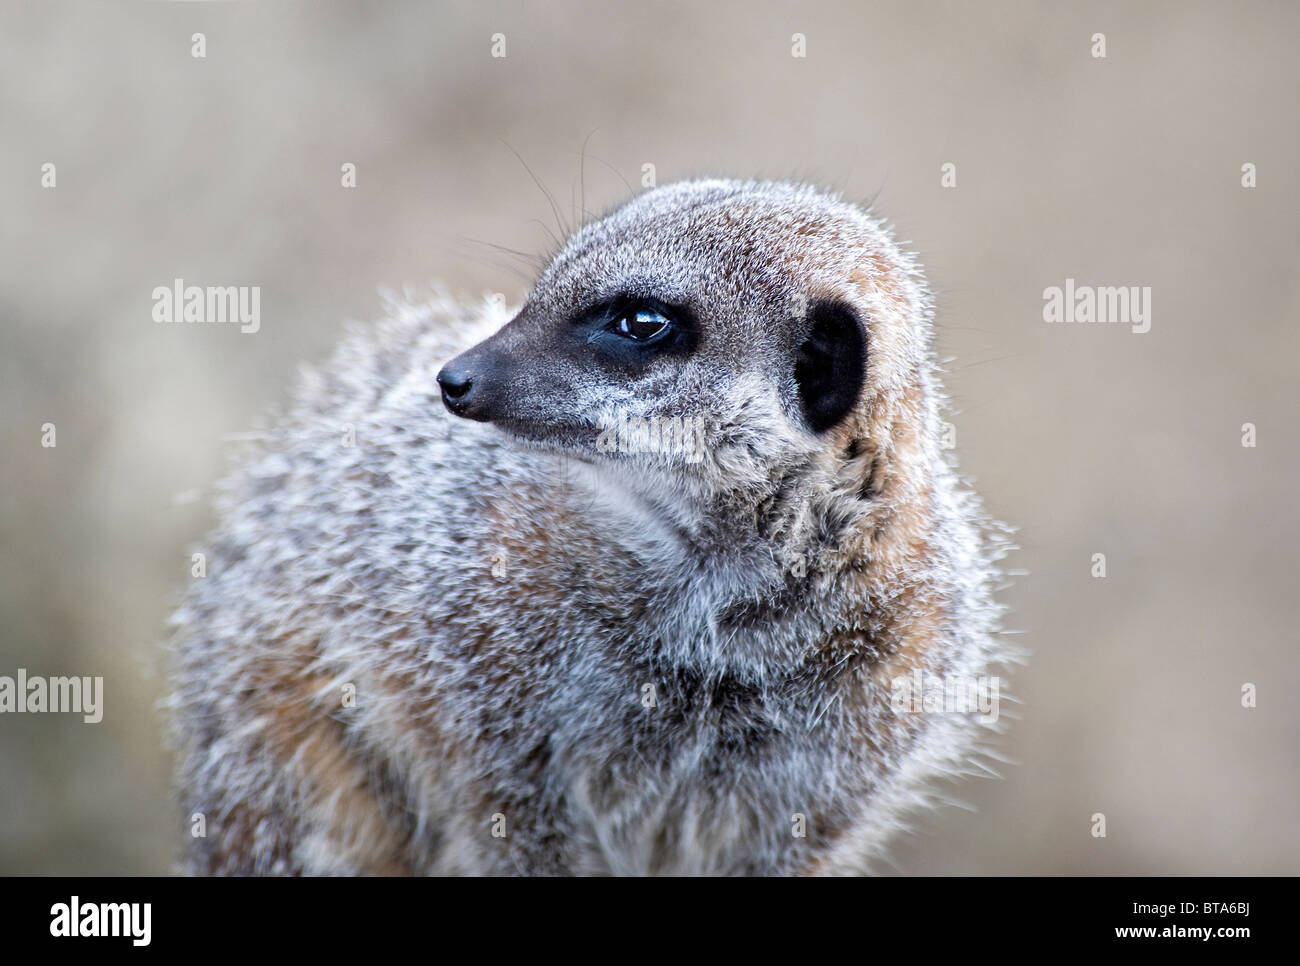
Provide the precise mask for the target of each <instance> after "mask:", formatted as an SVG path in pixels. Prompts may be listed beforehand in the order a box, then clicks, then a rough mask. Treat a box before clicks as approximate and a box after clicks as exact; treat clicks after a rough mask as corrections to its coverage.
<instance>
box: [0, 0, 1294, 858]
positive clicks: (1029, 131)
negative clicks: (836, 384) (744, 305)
mask: <svg viewBox="0 0 1300 966" xmlns="http://www.w3.org/2000/svg"><path fill="white" fill-rule="evenodd" d="M610 6H611V5H608V4H601V3H594V2H593V3H589V4H578V3H561V2H548V3H546V4H542V3H520V2H505V0H496V2H492V0H489V2H477V3H470V2H464V3H430V4H416V3H405V4H403V3H360V2H356V3H332V2H313V3H280V2H277V3H271V2H260V3H240V2H231V3H169V2H133V3H93V2H84V3H68V2H60V0H52V2H43V3H36V2H32V3H22V2H13V0H5V2H3V3H0V206H2V209H0V210H2V211H3V215H2V216H0V413H2V414H3V416H2V419H0V433H3V449H0V453H3V457H2V458H0V460H2V462H0V466H2V470H0V674H3V675H10V676H12V675H14V674H15V672H16V670H17V668H20V667H22V668H26V669H27V670H28V672H29V673H31V674H42V675H47V676H49V675H56V674H78V675H102V676H103V677H104V679H105V692H106V693H105V701H104V703H105V713H104V719H103V722H102V723H101V724H98V725H87V724H83V723H82V721H81V719H80V717H79V716H77V715H22V716H19V715H3V716H0V872H3V873H11V874H12V873H85V874H98V873H166V872H168V871H170V870H171V868H172V864H171V863H172V860H173V857H174V854H175V847H176V845H177V842H178V833H179V831H180V828H181V826H180V824H179V820H178V815H177V812H176V810H175V808H174V806H173V804H172V799H171V797H170V796H171V792H170V788H169V769H170V762H169V760H168V758H167V755H166V753H165V750H164V747H163V743H162V739H161V733H162V730H161V722H160V717H159V714H158V713H157V711H156V703H157V701H158V699H159V697H160V694H161V684H162V680H161V677H160V669H161V654H160V650H159V643H160V641H161V640H162V639H163V638H164V634H165V631H164V622H165V619H166V616H167V614H168V612H169V610H170V609H171V608H172V606H173V604H174V602H175V601H176V599H177V598H178V596H179V594H180V593H181V591H182V590H183V588H184V586H185V584H186V581H187V580H188V579H189V570H190V558H189V554H190V553H191V552H192V550H193V549H195V547H196V546H197V545H198V544H199V543H200V541H201V540H202V539H203V537H204V534H205V532H206V531H207V529H208V528H209V527H210V526H212V524H213V522H214V519H213V516H212V514H211V511H210V506H209V500H210V496H211V493H212V487H213V483H214V480H216V479H217V478H219V477H220V476H221V475H222V474H223V473H224V472H226V470H227V469H228V466H229V455H228V453H229V450H230V444H229V442H228V437H231V436H233V435H236V434H239V433H242V432H246V431H248V430H249V429H250V428H252V427H253V426H254V424H255V423H256V422H257V421H258V420H259V419H260V418H261V417H262V416H263V415H264V414H265V413H266V412H267V411H268V410H269V409H270V408H272V407H274V406H276V405H278V404H280V403H282V402H283V401H284V399H285V398H286V394H287V392H288V389H289V387H290V386H291V385H292V384H293V383H294V381H295V380H296V378H297V372H298V366H299V363H300V362H303V361H320V360H322V359H323V358H324V357H325V356H326V355H327V354H328V352H329V350H330V349H331V347H332V346H333V344H334V343H335V342H336V341H337V339H338V338H339V336H340V334H341V332H342V331H343V327H344V324H345V323H346V322H347V321H348V320H368V319H372V318H374V317H376V316H377V315H378V313H379V311H380V299H379V296H378V294H377V288H378V287H380V286H387V287H390V288H394V289H398V290H400V289H401V288H402V287H403V286H406V285H410V286H411V287H412V288H413V290H414V291H416V292H425V291H427V290H428V286H429V282H430V280H432V279H439V280H442V281H443V282H445V283H446V285H447V286H449V287H450V289H451V290H452V291H453V292H455V293H458V294H460V295H461V296H463V297H465V298H469V299H479V298H481V297H482V296H483V294H484V293H487V292H501V293H504V294H505V295H506V296H507V298H509V299H510V300H511V301H514V300H517V299H519V298H521V297H522V296H523V295H524V294H525V293H526V291H527V287H528V284H527V280H526V275H521V274H520V269H521V267H523V266H521V265H520V264H518V263H516V262H514V261H512V260H511V259H510V258H508V257H503V256H502V255H500V254H499V253H497V252H496V251H495V250H494V249H493V248H491V245H501V246H505V247H507V248H513V249H518V250H521V251H524V252H527V253H531V254H536V255H544V254H546V253H547V251H548V250H549V249H550V247H551V242H550V240H549V236H548V233H547V232H548V229H549V230H554V220H553V215H552V211H551V206H550V204H549V203H548V201H547V199H546V198H545V197H544V195H543V194H542V192H541V191H540V190H539V188H538V186H537V185H536V184H535V183H534V180H533V175H534V174H535V175H536V178H537V179H538V180H539V181H540V182H541V183H542V184H544V185H545V186H546V187H547V189H549V191H550V192H551V193H553V195H554V196H555V198H556V200H557V202H558V205H559V207H560V208H561V209H562V211H563V214H564V216H565V218H566V219H570V220H572V219H574V218H576V217H578V213H577V210H576V209H577V207H578V205H579V203H580V202H581V201H585V206H586V208H587V209H590V210H592V211H594V212H599V211H601V210H604V209H606V208H607V207H609V206H611V205H613V204H616V203H617V202H619V201H620V200H622V199H624V198H626V197H627V196H628V194H629V190H630V189H629V187H628V184H626V183H625V179H626V182H627V183H630V184H631V185H632V186H633V187H634V188H637V189H639V187H640V184H641V178H642V172H643V166H644V165H646V164H653V165H654V166H655V172H656V176H657V179H658V181H659V182H660V183H665V182H667V181H670V180H674V179H677V178H681V177H687V176H693V175H701V174H723V175H731V176H758V177H798V178H803V179H807V180H811V181H815V182H819V183H822V184H825V185H829V186H832V187H835V188H838V189H840V190H842V191H844V192H845V193H846V194H847V195H848V196H850V197H852V198H856V199H868V200H870V199H874V203H875V205H876V208H877V210H878V212H880V213H881V214H883V215H885V216H887V217H888V218H889V219H890V220H891V221H892V222H893V223H894V224H895V225H896V226H897V232H898V235H899V237H900V239H902V240H904V241H906V242H907V243H908V244H909V246H910V247H911V248H913V249H914V250H916V251H917V252H919V253H920V255H921V258H922V261H923V263H924V264H925V266H926V268H927V271H928V273H929V277H930V279H931V281H932V284H933V286H934V288H935V290H936V292H937V299H938V322H939V352H940V355H941V356H942V357H944V358H948V357H951V359H952V361H951V362H950V363H949V365H948V368H949V370H950V374H949V376H948V387H949V390H950V393H951V396H952V400H953V403H954V410H955V415H954V416H953V417H952V421H953V423H954V425H955V426H956V433H957V448H958V453H959V455H960V459H961V463H962V467H963V469H964V471H965V472H967V473H969V474H970V475H971V476H972V477H973V478H974V479H975V480H976V482H977V484H978V487H979V489H980V491H981V492H982V493H983V495H984V498H985V500H986V502H987V504H988V506H989V508H990V509H991V511H992V512H993V513H994V514H995V515H996V516H997V517H999V518H1001V519H1003V520H1006V521H1008V522H1009V523H1011V524H1012V525H1014V526H1016V527H1018V528H1019V535H1018V543H1019V547H1020V549H1019V551H1018V552H1017V553H1016V554H1015V555H1014V556H1013V558H1012V559H1011V560H1010V561H1009V566H1011V567H1013V568H1016V569H1019V570H1023V571H1026V572H1027V574H1026V575H1024V576H1019V577H1016V578H1015V580H1014V585H1013V586H1012V587H1011V588H1010V589H1008V590H1007V591H1006V593H1005V594H1004V595H1003V597H1004V599H1005V600H1006V601H1007V603H1008V604H1009V605H1010V606H1011V608H1012V612H1011V618H1010V626H1011V627H1013V628H1015V629H1017V630H1020V631H1023V632H1024V633H1023V635H1022V636H1020V637H1018V638H1017V640H1018V641H1020V642H1021V643H1023V644H1024V646H1025V647H1026V648H1027V649H1028V650H1029V652H1030V655H1031V656H1030V659H1029V663H1028V665H1027V666H1026V667H1025V668H1023V669H1021V670H1019V671H1018V672H1017V673H1016V674H1015V676H1014V679H1013V684H1012V686H1011V688H1012V690H1013V691H1014V693H1015V694H1016V696H1017V697H1018V698H1019V700H1020V702H1021V704H1020V705H1019V706H1017V707H1015V708H1014V711H1015V713H1016V714H1017V715H1018V716H1019V720H1017V721H1015V722H1014V723H1013V724H1012V726H1011V728H1010V731H1009V733H1008V735H1007V736H1006V738H1005V741H1004V744H1003V749H1004V752H1005V755H1006V757H1007V758H1008V760H1009V762H1008V764H1007V765H1005V766H1004V767H1003V768H1002V769H1001V770H1002V774H1003V778H1002V779H1001V780H998V781H990V780H977V781H971V782H967V783H965V784H962V785H960V786H955V787H953V788H952V789H951V790H950V792H951V797H952V799H953V801H954V802H955V803H957V805H955V806H954V807H945V808H942V809H939V810H937V811H935V812H932V813H929V814H926V815H923V816H921V817H920V818H919V819H918V820H917V822H916V829H915V832H914V833H913V834H910V835H907V836H904V837H903V838H901V839H900V840H899V842H898V844H897V847H896V848H895V849H894V851H893V855H892V859H891V864H890V865H889V866H888V869H887V871H896V872H900V873H1085V874H1111V873H1154V874H1186V873H1212V874H1215V873H1292V874H1295V873H1300V823H1298V822H1297V808H1296V799H1297V791H1300V703H1298V702H1297V701H1296V700H1295V697H1294V696H1295V695H1296V694H1297V693H1300V662H1297V660H1296V657H1295V654H1296V646H1297V635H1296V630H1295V628H1296V627H1297V625H1298V624H1300V594H1297V592H1296V562H1297V556H1296V550H1295V548H1296V543H1297V539H1298V538H1300V532H1298V531H1300V527H1298V521H1300V511H1298V510H1297V505H1296V497H1297V488H1296V483H1295V480H1296V478H1297V471H1300V451H1298V450H1297V446H1296V443H1297V438H1298V435H1297V429H1296V420H1297V416H1298V415H1300V406H1297V402H1298V401H1300V392H1298V391H1297V388H1296V384H1295V379H1294V377H1293V370H1294V367H1295V364H1296V363H1295V360H1296V358H1297V354H1298V353H1297V350H1300V345H1298V344H1297V334H1296V333H1297V322H1300V282H1298V281H1297V279H1298V275H1297V271H1296V265H1297V258H1298V256H1300V232H1298V231H1297V228H1296V216H1297V213H1298V212H1300V190H1298V189H1297V185H1296V176H1297V172H1298V171H1300V137H1298V135H1297V124H1296V104H1297V101H1298V99H1300V98H1298V95H1300V90H1297V87H1298V83H1297V82H1298V81H1300V61H1297V59H1296V57H1295V42H1296V38H1297V36H1300V8H1297V7H1296V6H1295V5H1290V4H1284V3H1277V4H1268V3H1249V2H1247V3H1235V4H1231V5H1229V4H1221V3H1220V4H1213V3H1174V2H1169V3H1146V4H1140V5H1133V4H1123V3H1115V4H1093V5H1090V8H1089V9H1087V10H1084V9H1073V8H1070V9H1067V8H1066V6H1065V5H1058V4H1042V5H1034V4H1026V3H1015V4H1006V3H980V4H966V3H955V2H954V3H936V4H910V3H905V2H899V3H862V2H843V3H798V4H794V3H789V4H775V3H754V2H745V3H739V2H733V3H710V4H708V5H707V6H705V5H703V4H698V5H687V4H681V5H678V4H671V3H638V4H623V5H620V6H619V9H616V10H615V9H610ZM196 33H202V34H204V36H205V42H206V56H205V57H203V58H195V57H193V56H192V47H193V39H192V38H193V35H194V34H196ZM498 33H499V34H504V35H505V42H506V56H505V57H504V58H494V57H493V56H492V44H493V40H492V38H493V35H494V34H498ZM796 33H799V34H803V35H804V37H805V38H806V56H805V57H802V58H797V57H794V56H792V52H791V49H792V36H793V35H794V34H796ZM1096 33H1103V34H1104V35H1105V44H1106V56H1105V58H1098V57H1094V56H1093V50H1094V46H1095V42H1094V40H1093V35H1094V34H1096ZM584 145H586V152H585V153H586V161H585V164H583V163H582V161H581V157H582V154H583V147H584ZM521 159H522V161H521ZM525 162H526V166H527V167H525ZM47 163H52V164H54V165H55V166H56V167H55V171H56V178H57V181H56V186H55V187H52V188H48V187H42V183H41V180H42V166H43V165H45V164H47ZM345 163H352V164H355V165H356V172H357V174H356V187H355V188H343V187H341V185H340V177H341V175H340V167H341V165H343V164H345ZM947 163H951V164H953V165H955V166H956V167H955V172H956V186H955V187H944V186H942V184H941V166H942V165H944V164H947ZM1247 163H1250V164H1254V165H1255V166H1256V171H1257V179H1258V182H1257V187H1255V188H1244V187H1243V186H1242V165H1243V164H1247ZM528 169H531V172H532V174H530V172H529V170H528ZM524 270H525V272H526V271H527V269H526V268H525V269H524ZM178 277H179V278H183V279H185V280H186V281H187V283H190V284H198V285H249V286H252V285H257V286H260V287H261V292H262V296H261V297H262V305H261V313H262V317H261V330H260V331H259V332H258V333H256V334H241V333H240V332H239V330H238V329H237V328H232V327H223V326H184V325H172V326H167V325H158V324H155V323H154V322H153V321H152V318H151V311H152V308H153V302H152V295H151V293H152V291H153V289H154V287H155V286H160V285H162V286H168V285H170V284H171V283H172V280H173V279H174V278H178ZM1067 278H1073V279H1076V280H1078V282H1079V283H1080V284H1090V285H1133V286H1150V288H1151V289H1152V325H1151V330H1150V331H1149V332H1148V333H1146V334H1134V333H1133V332H1131V331H1130V329H1129V327H1128V326H1103V325H1090V326H1088V325H1084V326H1062V325H1048V324H1046V323H1045V322H1044V321H1043V317H1042V311H1043V290H1044V289H1045V288H1047V287H1049V286H1053V285H1056V286H1061V285H1064V283H1065V279H1067ZM1247 422H1249V423H1253V424H1255V426H1256V427H1257V433H1258V445H1257V446H1255V447H1254V448H1246V447H1243V446H1242V445H1241V437H1242V424H1243V423H1247ZM45 423H54V424H55V425H56V427H57V446H56V447H55V448H52V449H51V448H44V447H42V446H41V434H42V430H41V427H42V425H43V424H45ZM1097 553H1104V554H1105V555H1106V561H1107V576H1106V577H1105V578H1104V579H1098V578H1095V577H1093V576H1092V568H1093V562H1092V558H1093V555H1094V554H1097ZM1247 682H1249V683H1253V684H1255V685H1256V686H1257V688H1258V706H1257V707H1256V708H1255V709H1253V710H1247V709H1243V707H1242V703H1241V688H1242V686H1243V684H1245V683H1247ZM1008 710H1009V706H1008V704H1006V703H1005V701H1004V704H1003V711H1004V713H1006V712H1007V711H1008ZM1096 812H1102V813H1104V814H1105V815H1106V822H1107V836H1106V837H1105V838H1102V839H1098V838H1094V837H1093V836H1092V835H1091V834H1090V833H1091V829H1092V823H1091V817H1092V815H1093V814H1094V813H1096Z"/></svg>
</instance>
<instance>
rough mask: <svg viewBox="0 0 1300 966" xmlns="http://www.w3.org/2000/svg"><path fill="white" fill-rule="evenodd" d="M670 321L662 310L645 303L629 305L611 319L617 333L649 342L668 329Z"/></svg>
mask: <svg viewBox="0 0 1300 966" xmlns="http://www.w3.org/2000/svg"><path fill="white" fill-rule="evenodd" d="M671 325H672V323H671V322H670V321H669V320H668V317H667V316H665V315H664V314H663V313H662V312H660V311H659V310H657V309H652V308H649V307H648V306H645V305H629V306H628V307H627V308H625V309H624V310H623V311H622V312H620V313H619V314H618V315H617V316H616V317H615V318H614V321H613V326H612V327H613V329H614V331H615V332H617V333H618V334H619V335H621V336H623V337H624V338H627V339H632V340H633V341H634V342H649V341H650V340H651V339H654V338H656V337H658V336H660V335H663V334H664V333H665V332H667V331H668V329H669V327H670V326H671Z"/></svg>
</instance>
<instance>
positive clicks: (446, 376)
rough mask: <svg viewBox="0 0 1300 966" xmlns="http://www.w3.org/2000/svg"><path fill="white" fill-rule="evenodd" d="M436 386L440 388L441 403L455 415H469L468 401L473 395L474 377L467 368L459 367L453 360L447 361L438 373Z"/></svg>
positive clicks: (469, 401)
mask: <svg viewBox="0 0 1300 966" xmlns="http://www.w3.org/2000/svg"><path fill="white" fill-rule="evenodd" d="M438 386H439V387H440V388H441V389H442V403H443V405H444V406H446V407H447V408H448V409H449V410H450V411H451V412H453V413H455V414H456V415H457V416H471V418H472V415H471V413H470V412H469V408H470V403H471V401H472V399H473V396H474V377H473V376H472V375H471V374H470V372H469V370H467V369H463V368H460V367H458V366H457V365H456V363H455V361H452V362H449V363H447V365H445V366H443V367H442V371H441V372H439V373H438Z"/></svg>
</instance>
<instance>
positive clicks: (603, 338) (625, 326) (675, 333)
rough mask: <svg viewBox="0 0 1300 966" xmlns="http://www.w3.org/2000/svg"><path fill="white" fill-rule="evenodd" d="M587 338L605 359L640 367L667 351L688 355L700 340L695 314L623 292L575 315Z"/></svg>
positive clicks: (590, 344)
mask: <svg viewBox="0 0 1300 966" xmlns="http://www.w3.org/2000/svg"><path fill="white" fill-rule="evenodd" d="M573 324H574V326H575V328H576V329H577V331H578V332H579V333H581V334H582V336H583V340H584V342H585V343H586V344H587V345H588V346H590V347H591V348H592V349H593V350H594V351H595V352H596V353H597V354H598V357H599V358H600V359H601V360H602V361H605V362H608V363H610V364H613V365H618V366H622V367H627V368H631V367H637V366H640V365H644V364H646V363H648V362H649V361H650V360H651V359H653V358H657V357H659V356H663V355H670V356H671V355H687V354H689V353H690V352H692V351H693V350H694V348H695V346H696V345H697V344H698V341H699V331H698V326H697V324H696V318H695V314H694V313H693V312H692V311H691V310H690V309H689V308H687V307H686V306H683V305H673V304H670V303H668V302H664V301H661V300H660V299H656V298H652V297H646V296H634V295H621V296H618V297H616V298H613V299H609V300H607V301H604V302H601V303H599V304H597V305H595V306H593V307H591V308H589V309H587V310H586V311H585V312H582V313H581V314H579V315H578V316H576V317H575V318H574V319H573Z"/></svg>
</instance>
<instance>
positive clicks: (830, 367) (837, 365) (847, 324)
mask: <svg viewBox="0 0 1300 966" xmlns="http://www.w3.org/2000/svg"><path fill="white" fill-rule="evenodd" d="M807 322H808V335H807V338H806V339H805V340H804V342H803V344H802V345H801V346H799V350H798V351H797V352H796V353H795V363H794V379H795V382H796V383H797V384H798V386H799V399H800V401H801V402H802V403H803V411H804V418H806V419H807V420H808V425H809V426H811V427H812V430H813V432H815V433H824V432H825V431H826V430H828V429H830V428H831V427H832V426H834V425H836V424H837V423H839V422H840V420H842V419H843V418H844V417H845V416H847V415H848V412H849V410H850V409H852V408H853V407H854V405H855V404H856V403H857V401H858V397H859V396H860V395H862V384H863V382H864V381H865V380H866V362H867V339H866V334H865V332H864V331H863V328H862V323H861V322H859V321H858V316H857V313H856V312H854V311H853V309H851V308H850V307H849V306H847V305H844V304H843V303H840V302H815V303H814V304H813V305H812V306H811V307H810V308H809V311H808V318H807Z"/></svg>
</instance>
